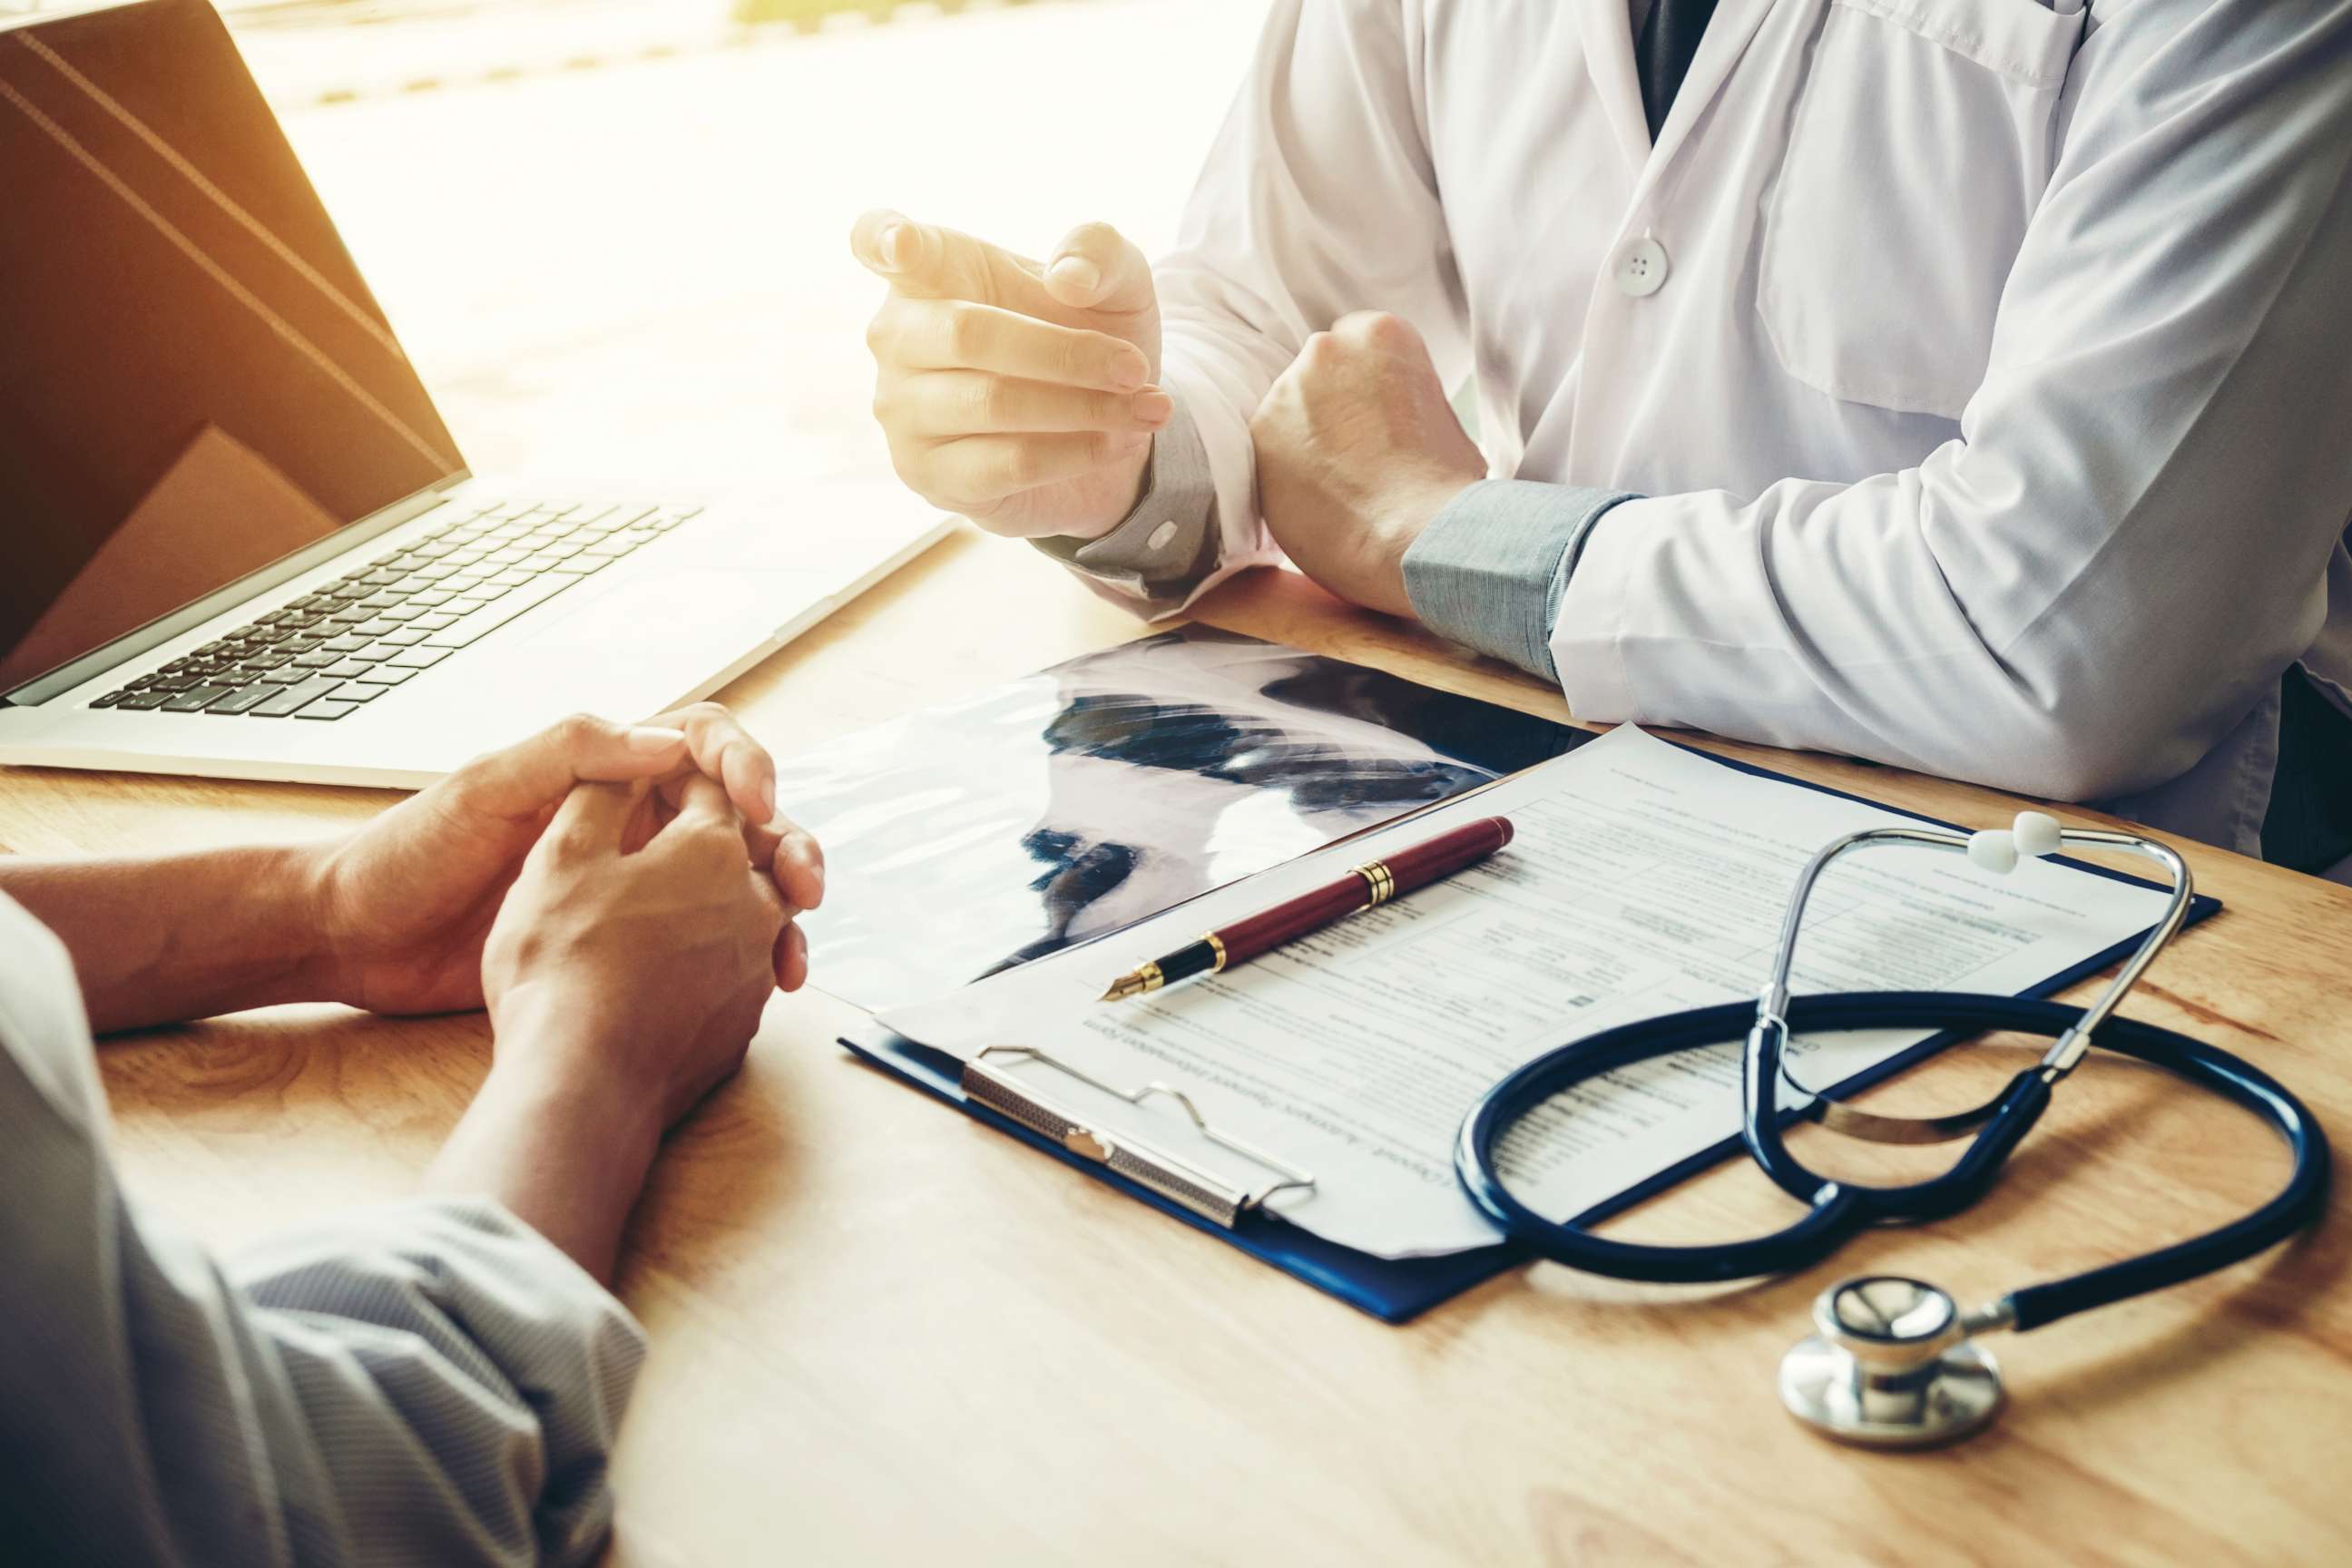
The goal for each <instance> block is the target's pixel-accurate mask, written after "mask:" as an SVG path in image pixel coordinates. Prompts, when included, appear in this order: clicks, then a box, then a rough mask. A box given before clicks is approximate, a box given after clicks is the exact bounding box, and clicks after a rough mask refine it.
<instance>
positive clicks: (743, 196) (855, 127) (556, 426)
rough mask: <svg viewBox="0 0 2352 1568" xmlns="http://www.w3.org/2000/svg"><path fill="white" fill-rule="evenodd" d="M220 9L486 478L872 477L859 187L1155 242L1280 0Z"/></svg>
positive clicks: (483, 3)
mask: <svg viewBox="0 0 2352 1568" xmlns="http://www.w3.org/2000/svg"><path fill="white" fill-rule="evenodd" d="M71 8H77V7H73V6H68V5H30V4H26V3H25V0H15V3H13V4H12V3H11V0H0V12H6V11H18V12H21V11H26V10H38V9H53V10H54V9H71ZM220 9H221V11H222V13H223V14H224V16H226V18H227V20H228V22H229V25H230V26H231V29H232V30H233V31H234V32H235V34H236V37H237V41H238V44H239V47H242V48H243V50H244V51H245V54H246V58H247V61H248V62H249V63H250V65H251V66H252V68H253V71H254V74H255V76H256V77H257V79H259V80H260V83H261V86H262V89H263V90H264V91H265V92H266V93H267V94H268V96H269V98H270V100H271V101H272V102H273V103H274V104H275V106H276V108H277V110H278V114H279V115H280V117H281V118H282V119H283V121H285V125H286V129H287V132H288V134H289V136H290V137H291V139H292V141H293V142H294V146H295V150H296V152H297V153H299V154H300V155H301V157H302V160H303V162H304V163H305V164H307V165H308V167H309V169H310V175H311V178H312V179H313V180H314V181H315V182H316V183H317V184H318V186H319V188H320V194H321V195H323V197H324V198H325V201H326V205H327V208H328V210H329V212H330V213H331V214H332V215H333V216H334V217H335V219H336V221H337V223H338V224H339V225H340V226H341V230H342V234H343V238H344V241H345V243H346V244H347V245H348V246H349V247H350V248H351V249H352V252H353V254H354V255H355V256H356V257H357V258H358V260H359V263H360V266H361V268H362V270H363V271H364V273H365V274H366V276H367V278H368V280H369V281H370V282H371V283H372V284H373V287H374V289H375V291H376V294H377V296H378V298H379V300H381V301H382V303H383V307H384V310H385V311H386V312H387V313H388V314H389V316H390V317H391V320H392V322H393V325H394V329H395V330H396V331H398V332H399V333H400V335H401V337H402V339H403V341H404V342H405V343H406V345H407V348H408V352H409V354H410V356H411V358H412V359H414V360H415V362H416V364H417V366H418V368H419V369H420V370H421V371H422V373H423V374H424V377H425V384H427V385H428V386H429V387H430V388H431V389H432V391H433V394H434V395H435V397H436V399H437V400H438V401H439V402H440V404H441V406H442V411H443V413H444V415H445V416H446V417H447V419H448V421H449V424H450V426H451V427H452V429H453V430H454V431H455V433H456V434H457V438H458V441H459V443H460V444H461V446H462V447H463V449H464V451H465V454H466V457H467V460H468V462H469V464H470V466H471V467H472V468H474V469H475V471H477V472H478V473H497V474H513V475H518V476H520V477H523V478H526V479H529V478H533V477H536V476H539V475H541V474H545V475H547V476H549V479H550V482H552V483H555V484H557V485H558V486H560V487H562V488H566V489H578V488H581V487H583V485H587V484H592V483H593V484H609V485H613V486H615V487H619V488H622V489H631V490H634V489H645V488H651V489H658V490H660V491H661V492H662V493H665V494H670V493H675V494H698V495H708V494H713V493H718V492H720V491H733V492H739V493H741V492H750V493H768V492H782V493H789V491H790V489H791V488H792V485H793V481H794V480H796V479H811V478H843V477H861V476H863V477H879V476H885V475H887V472H888V459H887V455H886V453H885V452H884V450H883V447H882V442H881V439H880V437H879V435H878V433H877V431H876V430H875V428H874V426H873V422H872V420H871V418H870V416H868V414H867V402H868V399H869V397H870V396H871V393H872V385H873V377H872V370H871V362H870V361H869V360H868V358H867V356H866V348H865V343H864V341H863V337H862V333H863V331H864V327H865V322H866V318H867V316H869V315H870V314H871V313H872V311H873V309H874V306H875V304H876V302H877V300H878V298H879V294H880V285H878V284H877V283H876V282H875V281H874V280H873V279H870V278H869V277H867V276H866V273H865V272H863V271H862V270H861V269H860V268H858V267H857V266H856V263H855V262H853V261H852V260H851V259H850V258H849V254H848V249H847V235H848V231H849V226H850V223H851V220H852V219H854V218H855V217H856V216H857V214H858V213H859V212H861V211H863V210H864V209H865V208H866V207H868V206H876V205H887V206H895V207H898V208H899V209H900V210H902V211H905V212H907V213H908V214H910V215H913V216H919V217H922V218H926V219H929V220H932V221H937V222H941V223H946V224H950V225H952V226H957V227H961V228H967V229H970V230H971V231H972V232H974V233H977V234H981V235H983V236H985V237H989V238H992V239H995V240H998V241H1000V242H1001V243H1003V244H1005V245H1008V246H1010V247H1014V248H1016V249H1020V250H1024V251H1026V252H1028V253H1030V254H1033V255H1034V254H1038V253H1040V252H1042V251H1044V250H1045V249H1047V248H1049V247H1052V246H1053V244H1054V243H1055V240H1056V239H1057V238H1059V237H1060V236H1061V234H1062V233H1063V231H1064V230H1066V229H1067V228H1068V227H1070V226H1073V225H1075V224H1077V223H1080V222H1083V221H1087V220H1089V219H1096V218H1100V219H1104V220H1107V221H1108V222H1111V223H1114V224H1116V225H1118V226H1119V227H1120V228H1121V229H1123V230H1125V231H1126V232H1127V233H1128V234H1129V235H1130V236H1132V237H1135V238H1136V240H1137V241H1138V242H1139V244H1141V245H1142V246H1143V247H1144V248H1145V250H1146V251H1147V252H1156V251H1157V250H1159V249H1160V248H1161V247H1165V246H1166V245H1167V244H1169V243H1170V242H1171V240H1172V238H1173V237H1174V233H1175V227H1176V220H1177V217H1178V216H1179V213H1180V210H1181V205H1182V202H1183V199H1184V195H1185V194H1186V192H1187V191H1188V190H1189V189H1190V186H1191V183H1192V174H1193V172H1194V170H1195V169H1196V167H1197V166H1198V164H1199V162H1200V160H1201V157H1202V154H1203V153H1204V152H1205V151H1206V148H1207V145H1208V142H1209V138H1210V136H1211V135H1212V133H1213V131H1214V129H1215V127H1216V124H1217V121H1218V120H1219V118H1220V117H1221V116H1222V114H1223V110H1224V106H1225V103H1226V101H1227V100H1229V99H1230V97H1231V96H1232V94H1233V91H1234V88H1235V86H1236V85H1237V84H1238V82H1239V80H1240V77H1241V73H1242V71H1243V69H1244V66H1245V65H1246V63H1247V61H1248V58H1249V50H1250V47H1251V44H1252V42H1253V40H1254V38H1255V34H1256V29H1257V23H1258V21H1259V19H1260V18H1261V16H1263V13H1264V9H1265V0H1033V3H1030V4H1022V5H1010V4H1003V3H999V4H992V5H991V4H982V3H981V0H967V3H964V4H952V3H950V4H947V5H937V4H933V5H916V4H908V5H886V4H878V3H876V0H220Z"/></svg>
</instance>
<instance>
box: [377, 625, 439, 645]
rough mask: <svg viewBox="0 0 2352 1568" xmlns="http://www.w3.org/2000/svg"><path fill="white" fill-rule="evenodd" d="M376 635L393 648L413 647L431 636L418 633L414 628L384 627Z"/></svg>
mask: <svg viewBox="0 0 2352 1568" xmlns="http://www.w3.org/2000/svg"><path fill="white" fill-rule="evenodd" d="M377 635H378V637H380V638H381V639H382V640H383V641H384V642H387V643H390V644H391V645H392V646H393V647H415V646H416V645H417V644H418V643H421V642H423V641H424V640H425V638H426V637H429V636H431V635H432V634H430V633H429V632H421V631H418V630H417V629H416V628H415V626H386V627H385V628H384V629H383V631H382V632H380V633H378V634H377Z"/></svg>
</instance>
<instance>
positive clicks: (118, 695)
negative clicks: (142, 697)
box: [89, 691, 138, 708]
mask: <svg viewBox="0 0 2352 1568" xmlns="http://www.w3.org/2000/svg"><path fill="white" fill-rule="evenodd" d="M137 695H138V693H136V692H133V691H110V692H108V693H107V694H106V695H105V696H103V697H93V698H91V699H90V701H89V705H90V706H91V707H92V708H111V707H113V706H114V705H115V704H116V703H118V702H120V701H121V700H123V699H124V698H126V697H135V696H137Z"/></svg>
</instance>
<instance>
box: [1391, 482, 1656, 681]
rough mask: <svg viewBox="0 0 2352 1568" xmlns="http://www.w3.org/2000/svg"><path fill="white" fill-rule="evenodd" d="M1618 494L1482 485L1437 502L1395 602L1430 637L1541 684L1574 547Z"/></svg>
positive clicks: (1407, 558) (1547, 672)
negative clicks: (1405, 606) (1401, 599)
mask: <svg viewBox="0 0 2352 1568" xmlns="http://www.w3.org/2000/svg"><path fill="white" fill-rule="evenodd" d="M1633 499H1635V498H1634V497H1633V495H1632V494H1631V493H1630V492H1628V491H1624V490H1605V489H1589V488H1586V487H1584V486H1581V485H1547V484H1537V483H1534V482H1531V481H1528V480H1525V479H1486V480H1482V481H1480V482H1479V483H1477V484H1475V485H1472V486H1471V487H1470V488H1469V489H1465V490H1464V491H1463V492H1462V493H1461V494H1460V495H1458V496H1456V497H1454V500H1451V501H1450V502H1448V503H1447V504H1446V507H1445V510H1443V511H1441V512H1439V513H1438V514H1437V516H1436V517H1435V518H1434V519H1433V520H1432V521H1431V522H1430V524H1429V526H1428V527H1427V528H1425V529H1423V531H1422V533H1421V537H1420V538H1418V539H1416V540H1415V541H1413V543H1412V548H1411V549H1410V550H1407V551H1406V552H1405V555H1404V591H1405V597H1406V598H1407V599H1408V600H1410V601H1411V602H1412V613H1413V614H1414V615H1415V616H1418V617H1419V618H1420V620H1421V623H1422V624H1423V626H1427V627H1429V628H1430V630H1432V631H1433V632H1436V633H1437V634H1438V635H1439V636H1441V637H1446V638H1448V639H1450V640H1452V641H1454V642H1458V643H1461V644H1462V645H1463V646H1465V647H1471V648H1475V649H1476V650H1477V651H1478V652H1480V653H1484V654H1490V655H1492V656H1493V657H1495V658H1500V659H1505V660H1507V661H1509V662H1510V663H1512V664H1515V665H1517V666H1518V667H1519V668H1521V669H1524V670H1527V671H1528V672H1529V673H1531V674H1535V675H1540V676H1542V677H1544V678H1545V679H1548V680H1556V679H1559V671H1558V669H1557V668H1555V667H1554V665H1553V663H1552V653H1551V636H1552V627H1553V626H1554V625H1555V624H1556V623H1557V621H1558V619H1559V605H1560V600H1561V595H1563V594H1564V593H1566V591H1567V586H1568V582H1569V576H1570V574H1571V573H1572V572H1574V571H1575V569H1576V563H1577V558H1578V556H1579V555H1580V553H1581V552H1582V551H1583V548H1584V542H1585V539H1586V538H1587V536H1588V535H1590V533H1591V531H1592V527H1593V525H1594V524H1595V523H1597V522H1599V521H1601V517H1602V515H1603V514H1604V513H1606V512H1607V511H1608V510H1609V509H1610V508H1611V507H1613V506H1615V505H1617V504H1618V503H1619V502H1620V501H1624V500H1633Z"/></svg>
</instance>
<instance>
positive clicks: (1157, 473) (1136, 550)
mask: <svg viewBox="0 0 2352 1568" xmlns="http://www.w3.org/2000/svg"><path fill="white" fill-rule="evenodd" d="M1175 403H1176V414H1175V417H1173V418H1172V419H1171V420H1169V422H1168V426H1167V428H1165V429H1163V430H1161V431H1160V435H1159V437H1158V438H1157V439H1156V440H1154V441H1153V442H1152V444H1151V465H1150V471H1149V473H1148V474H1147V476H1146V478H1145V479H1144V486H1143V499H1142V500H1139V501H1138V502H1136V505H1135V510H1133V511H1130V512H1129V513H1128V514H1127V516H1126V517H1125V518H1124V519H1122V520H1121V521H1120V522H1119V525H1118V527H1117V528H1114V529H1112V530H1111V531H1109V532H1108V533H1106V534H1104V535H1103V536H1102V537H1100V538H1099V539H1072V538H1068V537H1054V538H1046V539H1033V540H1031V541H1030V542H1031V543H1032V544H1034V545H1035V546H1036V547H1037V548H1038V549H1040V550H1042V551H1044V552H1045V553H1046V554H1048V555H1050V556H1052V557H1053V558H1054V559H1055V560H1056V561H1059V562H1060V563H1062V564H1064V565H1065V566H1068V567H1070V568H1072V569H1073V570H1076V571H1078V572H1083V573H1085V574H1087V576H1090V577H1093V578H1095V579H1096V580H1097V581H1099V582H1102V583H1105V584H1108V585H1109V586H1111V587H1114V588H1117V589H1118V590H1119V591H1121V592H1122V593H1126V594H1131V595H1135V596H1136V597H1138V598H1140V599H1142V600H1144V601H1145V602H1146V603H1147V604H1148V605H1150V607H1151V608H1152V609H1154V610H1160V609H1173V608H1174V607H1176V606H1177V605H1181V604H1182V603H1183V602H1184V601H1185V600H1186V599H1188V598H1190V597H1192V590H1193V589H1195V588H1198V587H1199V586H1200V585H1201V584H1202V583H1203V582H1204V581H1206V580H1207V578H1208V575H1209V574H1210V573H1212V572H1213V571H1215V570H1216V569H1217V555H1218V529H1217V481H1216V478H1215V476H1214V475H1213V474H1211V473H1210V472H1209V451H1208V448H1207V447H1205V446H1203V445H1202V441H1201V432H1200V430H1199V428H1198V427H1197V426H1194V425H1193V423H1192V416H1191V415H1190V414H1188V413H1186V412H1185V409H1184V400H1183V399H1182V398H1181V397H1178V398H1176V399H1175Z"/></svg>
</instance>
